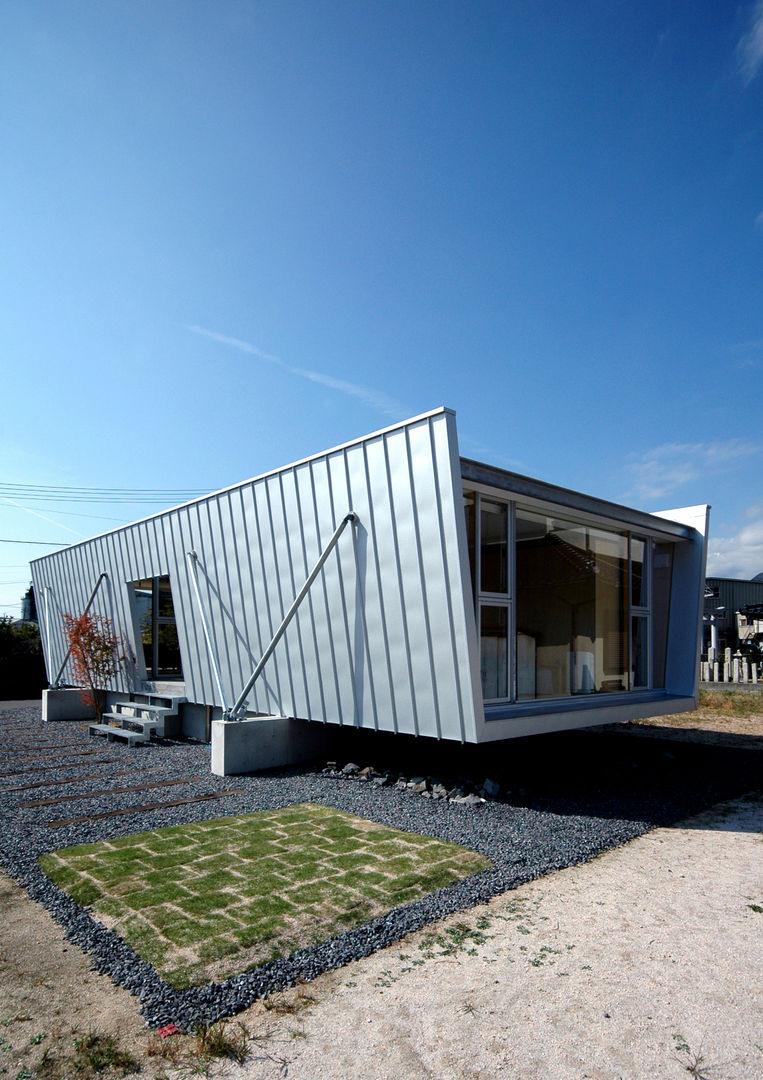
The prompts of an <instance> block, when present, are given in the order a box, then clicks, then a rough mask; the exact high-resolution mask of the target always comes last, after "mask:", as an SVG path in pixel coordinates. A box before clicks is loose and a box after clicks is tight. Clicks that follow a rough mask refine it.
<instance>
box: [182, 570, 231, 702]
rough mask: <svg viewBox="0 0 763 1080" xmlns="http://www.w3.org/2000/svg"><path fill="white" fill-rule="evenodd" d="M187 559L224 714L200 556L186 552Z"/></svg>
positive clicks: (223, 699) (220, 681)
mask: <svg viewBox="0 0 763 1080" xmlns="http://www.w3.org/2000/svg"><path fill="white" fill-rule="evenodd" d="M186 559H187V560H188V566H189V569H190V571H191V584H192V585H193V591H194V593H195V594H196V603H197V605H198V608H199V615H201V625H202V628H203V630H204V637H205V639H206V642H207V652H208V653H209V662H210V664H211V665H212V672H213V674H214V676H215V682H216V683H217V692H218V694H219V695H220V703H221V705H222V707H223V712H226V710H227V706H226V704H225V692H224V691H223V681H222V679H221V678H220V668H219V667H218V664H217V658H216V656H215V650H214V648H213V646H212V638H211V635H210V633H209V626H208V625H207V617H206V615H205V614H204V605H203V604H202V602H201V593H200V592H199V578H198V575H197V573H196V563H197V562H198V560H199V556H198V555H197V554H196V552H195V551H188V552H186Z"/></svg>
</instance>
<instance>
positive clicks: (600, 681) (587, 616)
mask: <svg viewBox="0 0 763 1080" xmlns="http://www.w3.org/2000/svg"><path fill="white" fill-rule="evenodd" d="M627 573H628V538H627V536H626V535H625V534H624V533H619V532H611V531H609V530H606V529H600V528H591V527H589V526H586V525H578V524H576V523H574V522H570V521H566V520H565V519H563V518H558V517H550V516H547V515H545V514H539V513H535V512H532V511H529V510H524V509H521V508H517V514H516V582H517V584H516V625H517V699H518V700H520V701H521V700H527V699H530V698H551V697H554V698H556V697H567V696H571V695H577V694H593V693H611V692H615V691H618V690H626V689H628V589H627V581H628V578H627Z"/></svg>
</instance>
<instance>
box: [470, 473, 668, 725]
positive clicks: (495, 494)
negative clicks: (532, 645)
mask: <svg viewBox="0 0 763 1080" xmlns="http://www.w3.org/2000/svg"><path fill="white" fill-rule="evenodd" d="M463 497H464V509H465V511H466V505H467V501H468V500H469V499H471V500H472V507H473V528H474V533H473V536H470V535H469V528H468V517H467V515H466V512H465V517H466V523H467V549H468V550H467V561H468V563H469V564H470V565H469V571H470V577H469V584H470V587H471V588H472V599H473V603H474V615H475V621H476V633H477V648H478V650H479V670H480V674H481V676H482V673H483V668H482V609H483V607H487V606H492V607H504V608H506V610H507V640H506V656H507V668H508V672H507V684H508V696H507V697H505V698H503V697H500V698H488V697H485V696H484V676H483V677H482V678H481V690H482V693H483V698H482V700H483V705H484V706H485V708H486V709H487V708H491V707H499V708H501V709H502V710H503V709H506V708H508V707H510V708H512V709H516V710H517V711H518V712H520V711H524V710H525V709H526V708H527V707H530V708H535V707H546V706H549V705H556V706H558V707H564V706H565V705H569V704H570V703H571V702H573V701H578V700H579V699H578V697H577V695H568V696H565V695H563V696H556V697H541V698H539V697H537V694H536V696H535V697H532V698H530V697H522V698H521V699H520V698H519V697H518V658H517V649H518V641H517V628H516V516H517V510H518V509H523V510H527V511H528V512H534V513H542V514H545V515H548V516H551V517H554V518H557V519H559V520H562V521H565V522H568V523H569V524H570V525H572V526H582V527H586V528H591V529H601V530H605V531H608V532H610V533H615V534H618V535H621V536H624V538H625V540H626V545H627V582H626V648H627V665H628V667H627V679H626V688H625V689H623V690H616V691H611V692H603V691H602V692H597V693H594V694H592V695H591V698H592V699H593V700H595V701H596V702H597V704H599V703H603V702H605V701H615V700H621V699H622V698H623V696H628V697H630V696H632V695H637V696H639V695H642V694H647V693H650V692H655V691H657V692H660V691H663V690H664V687H663V686H660V687H655V686H654V674H655V658H654V649H655V641H654V632H655V631H654V625H655V624H654V617H653V615H654V613H653V611H652V607H653V601H654V584H653V581H652V575H653V566H654V564H653V552H654V548H655V545H656V544H658V543H665V542H667V543H671V544H673V545H675V544H676V543H677V541H676V539H675V538H674V537H670V538H666V537H665V536H664V535H662V534H660V533H659V532H658V531H655V533H653V534H650V533H649V532H648V531H647V530H645V529H644V528H643V527H640V528H634V527H633V525H629V524H628V523H626V522H620V521H618V520H617V519H615V518H606V517H598V516H595V515H592V514H584V513H580V512H576V511H575V510H574V508H572V507H570V508H568V507H566V506H564V505H561V504H558V503H547V502H544V501H542V500H539V499H536V498H534V497H532V496H525V495H515V494H514V493H512V492H509V491H506V490H502V489H493V488H491V487H490V486H488V485H483V484H478V483H473V482H464V484H463ZM483 499H485V500H487V501H489V502H493V503H502V504H504V505H506V506H507V569H506V574H507V591H506V593H495V592H489V591H483V590H482V582H481V563H482V548H481V543H482V515H481V502H482V500H483ZM634 541H635V542H638V543H642V544H643V545H644V549H643V551H644V560H643V568H642V580H641V592H642V595H641V601H642V602H641V603H640V604H634V603H633V593H634V588H633V586H634V581H633V567H634V558H633V556H634ZM472 553H473V560H472ZM634 619H643V620H644V624H645V631H646V639H647V645H646V667H647V671H646V680H645V684H644V685H640V686H636V685H635V682H636V676H635V666H634V664H635V644H636V642H635V635H634Z"/></svg>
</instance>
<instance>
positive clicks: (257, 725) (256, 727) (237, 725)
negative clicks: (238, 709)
mask: <svg viewBox="0 0 763 1080" xmlns="http://www.w3.org/2000/svg"><path fill="white" fill-rule="evenodd" d="M333 734H334V732H333V730H332V729H331V728H330V727H329V726H328V725H324V724H315V723H310V722H309V721H308V720H298V719H295V718H294V717H292V716H257V717H252V718H250V719H247V720H229V721H224V720H213V721H212V772H213V773H214V774H215V775H216V776H236V775H237V774H239V773H249V772H257V771H259V770H260V769H273V768H276V767H277V766H279V765H298V764H300V763H301V762H304V761H310V759H311V758H314V757H317V756H319V755H321V754H325V753H326V752H327V749H328V747H330V745H331V744H332V742H333Z"/></svg>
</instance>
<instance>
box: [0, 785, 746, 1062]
mask: <svg viewBox="0 0 763 1080" xmlns="http://www.w3.org/2000/svg"><path fill="white" fill-rule="evenodd" d="M762 829H763V801H762V800H761V799H760V798H759V797H752V796H751V797H749V798H747V799H743V800H740V801H738V802H736V803H731V804H726V805H723V806H719V807H715V808H713V809H712V810H710V811H708V812H706V813H705V814H703V815H701V816H699V817H697V818H693V819H691V820H690V821H689V822H686V823H683V824H682V825H681V826H680V827H676V828H669V829H656V830H654V831H653V832H651V833H649V834H648V835H646V836H643V837H640V838H638V839H636V840H634V841H632V842H631V843H629V844H627V845H625V846H624V847H622V848H619V849H617V850H615V851H611V852H608V853H606V854H604V855H602V856H600V857H599V858H597V859H595V860H594V861H592V862H591V863H588V864H586V865H585V866H580V867H572V868H569V869H566V870H563V871H560V872H559V873H555V874H552V875H549V876H548V877H545V878H543V879H541V880H539V881H536V882H533V883H530V884H528V885H526V886H523V887H521V888H519V889H517V890H515V891H512V892H510V893H506V894H504V895H502V896H500V897H496V898H495V899H494V900H492V901H491V902H490V903H489V904H486V905H483V906H480V907H478V908H474V909H472V910H471V911H469V912H468V913H466V914H463V915H460V916H455V917H453V918H451V919H448V920H445V921H444V922H442V923H438V924H436V925H435V926H433V927H430V928H429V929H428V930H426V931H422V932H419V933H417V934H415V935H412V936H411V937H409V938H407V939H406V940H405V941H403V942H401V943H399V944H398V945H396V946H394V947H392V948H389V949H386V950H384V951H382V952H379V953H377V954H376V955H374V956H372V957H369V958H367V959H365V960H362V961H358V962H356V963H353V964H351V965H349V966H347V967H345V968H342V969H341V970H339V971H337V972H330V973H327V974H326V975H323V976H321V977H320V978H318V979H316V980H315V981H314V982H312V983H309V984H305V985H303V986H298V987H296V988H294V989H292V990H289V991H286V992H284V993H282V994H277V995H274V996H273V997H272V998H271V999H269V1000H268V1001H266V1002H257V1003H255V1004H254V1005H253V1006H252V1007H251V1008H249V1009H248V1010H247V1011H246V1012H244V1013H243V1014H241V1016H239V1017H237V1018H236V1019H235V1020H233V1021H231V1022H229V1023H228V1024H227V1025H226V1026H225V1029H224V1032H223V1035H224V1036H225V1037H227V1038H229V1039H230V1040H231V1042H232V1043H235V1044H236V1046H237V1047H238V1048H239V1049H240V1048H242V1047H244V1046H245V1049H246V1054H247V1057H246V1060H245V1061H244V1063H243V1064H240V1065H239V1064H234V1063H233V1062H231V1061H224V1060H218V1059H214V1060H209V1061H205V1060H203V1059H202V1057H201V1056H200V1051H199V1045H198V1043H197V1041H196V1039H195V1038H194V1036H192V1035H188V1036H172V1037H170V1038H168V1039H164V1040H163V1039H160V1038H159V1037H158V1036H157V1035H156V1033H152V1032H149V1031H147V1030H146V1029H145V1028H144V1026H143V1022H142V1018H141V1017H140V1014H139V1010H138V1004H137V1002H136V1001H135V999H134V998H132V997H131V996H130V995H129V994H128V993H127V992H125V991H123V990H121V989H118V988H116V987H114V986H113V985H112V983H111V982H110V980H108V979H106V978H104V977H103V976H99V975H97V974H95V973H94V972H93V971H92V970H91V969H90V965H89V962H88V960H87V957H86V956H84V955H83V954H82V953H81V952H80V951H79V950H78V949H76V948H75V947H73V946H71V945H69V944H68V943H67V942H66V941H65V940H64V938H63V934H62V932H61V930H60V928H59V927H58V926H57V925H56V924H55V923H54V922H53V921H52V920H51V919H50V917H49V916H48V915H47V913H46V912H45V911H44V910H43V909H41V908H40V907H39V906H38V905H36V904H34V903H32V902H31V901H29V900H28V899H27V898H26V896H25V894H24V893H23V892H22V891H21V890H20V889H19V888H18V887H17V886H15V885H14V884H13V883H12V882H10V881H8V879H7V878H0V910H2V912H3V934H2V938H1V939H0V1075H2V1076H7V1077H9V1078H12V1080H29V1078H31V1077H34V1076H35V1074H37V1075H39V1076H40V1077H41V1078H44V1077H49V1078H58V1077H66V1078H68V1077H76V1076H87V1075H90V1074H89V1073H88V1072H86V1071H85V1067H84V1066H77V1067H76V1068H75V1066H74V1064H73V1062H74V1057H73V1045H74V1042H75V1040H77V1039H81V1038H82V1036H83V1035H84V1034H86V1033H87V1032H92V1031H97V1032H100V1033H104V1034H107V1035H109V1036H113V1037H114V1039H115V1041H116V1045H118V1046H119V1047H120V1048H122V1049H124V1050H128V1051H129V1052H130V1053H131V1054H132V1055H133V1056H134V1057H135V1059H136V1061H137V1062H138V1063H139V1064H140V1065H141V1069H140V1073H139V1075H141V1076H143V1077H146V1078H155V1077H159V1076H166V1077H168V1078H172V1080H175V1078H178V1080H180V1078H181V1077H188V1076H191V1075H200V1074H207V1075H209V1076H211V1077H216V1078H221V1077H228V1078H230V1080H271V1078H277V1077H281V1076H283V1077H289V1078H291V1080H324V1078H325V1080H350V1078H356V1077H357V1078H360V1077H363V1078H368V1080H392V1078H395V1080H397V1078H399V1077H402V1078H406V1080H419V1078H422V1080H423V1078H437V1080H450V1078H453V1080H455V1078H459V1080H461V1078H464V1080H466V1078H476V1077H480V1078H482V1077H488V1076H497V1077H507V1078H511V1080H618V1078H621V1080H645V1078H651V1080H659V1078H662V1077H664V1078H676V1080H679V1078H680V1077H682V1076H683V1077H686V1076H691V1077H694V1078H702V1077H705V1078H706V1080H757V1078H759V1077H760V1076H763V1021H762V1020H761V1018H762V1017H763V977H762V976H763V960H762V958H763V947H762V946H763V837H762V836H761V830H762ZM41 1063H42V1064H41ZM38 1070H39V1071H38ZM100 1075H104V1076H105V1075H110V1074H109V1073H108V1071H106V1072H104V1073H101V1074H100ZM114 1075H117V1074H116V1073H114ZM119 1075H122V1073H119ZM128 1075H136V1071H135V1070H134V1069H133V1070H131V1071H130V1072H129V1073H128Z"/></svg>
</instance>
